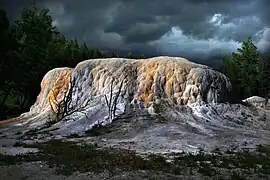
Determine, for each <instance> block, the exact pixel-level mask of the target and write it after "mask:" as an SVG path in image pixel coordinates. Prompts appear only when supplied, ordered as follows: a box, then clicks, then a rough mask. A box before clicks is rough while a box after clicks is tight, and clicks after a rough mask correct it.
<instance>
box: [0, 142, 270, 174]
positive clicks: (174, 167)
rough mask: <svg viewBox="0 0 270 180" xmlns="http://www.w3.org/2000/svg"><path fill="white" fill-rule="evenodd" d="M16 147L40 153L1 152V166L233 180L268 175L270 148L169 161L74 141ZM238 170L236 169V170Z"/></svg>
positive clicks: (185, 156) (177, 156)
mask: <svg viewBox="0 0 270 180" xmlns="http://www.w3.org/2000/svg"><path fill="white" fill-rule="evenodd" d="M15 146H16V147H19V146H23V147H27V148H38V149H39V150H40V153H36V154H34V153H30V154H26V155H17V156H8V155H0V162H1V163H0V165H5V164H16V163H21V162H30V161H46V162H47V163H48V164H49V165H50V167H56V168H57V169H58V172H59V173H62V174H65V175H68V174H72V173H73V172H75V171H79V172H87V171H91V172H96V173H100V172H103V171H104V170H107V171H108V172H110V173H114V172H115V171H118V170H123V171H132V170H150V171H161V172H164V173H170V174H175V175H179V174H193V173H195V172H198V173H200V174H201V175H203V176H218V175H222V173H228V172H229V174H231V178H232V179H237V178H238V179H239V178H240V179H245V178H244V176H243V175H248V173H251V174H259V175H260V176H269V175H270V156H269V155H270V147H267V146H259V147H258V149H257V151H255V152H251V151H247V150H244V151H242V152H233V151H227V152H228V153H226V152H217V151H219V150H215V152H216V153H212V154H205V153H203V152H202V151H201V152H200V153H199V154H196V155H194V154H190V153H178V154H172V155H173V159H172V161H170V162H169V161H167V160H166V158H165V157H164V156H162V155H157V154H150V155H148V156H146V157H142V156H140V155H138V154H136V152H135V151H131V150H123V149H121V150H120V149H115V148H110V147H108V148H100V147H98V146H97V145H96V144H93V145H91V144H82V145H78V144H76V143H74V142H68V141H67V142H63V141H60V140H53V141H49V142H45V143H40V144H24V143H19V142H18V143H16V144H15ZM236 170H237V171H236Z"/></svg>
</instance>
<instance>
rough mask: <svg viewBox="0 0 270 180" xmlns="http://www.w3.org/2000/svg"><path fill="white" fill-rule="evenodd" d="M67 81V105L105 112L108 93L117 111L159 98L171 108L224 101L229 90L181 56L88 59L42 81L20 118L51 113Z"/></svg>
mask: <svg viewBox="0 0 270 180" xmlns="http://www.w3.org/2000/svg"><path fill="white" fill-rule="evenodd" d="M71 82H72V87H73V88H72V93H71V94H72V98H71V99H72V100H71V102H70V106H79V105H82V104H83V103H84V102H87V101H88V100H90V101H91V102H93V103H92V104H91V103H90V104H89V106H90V107H93V106H96V105H94V102H95V103H96V104H98V105H99V109H100V108H102V107H103V108H106V103H105V98H104V97H105V95H107V97H110V94H111V92H112V97H114V96H115V95H116V94H117V92H118V91H119V89H120V90H121V93H120V95H119V98H118V104H119V105H118V109H120V110H121V109H123V107H125V106H126V104H129V103H135V104H138V105H139V106H140V107H142V108H144V107H145V108H147V107H150V106H151V104H152V103H153V102H155V101H157V100H160V99H162V100H167V101H168V102H170V103H171V104H175V105H187V104H190V103H195V102H206V103H217V102H224V101H227V100H228V95H229V92H230V90H231V84H230V82H229V81H228V79H227V78H226V77H225V75H223V74H221V73H219V72H217V71H215V70H213V69H211V68H210V67H207V66H204V65H200V64H196V63H192V62H190V61H188V60H186V59H184V58H180V57H166V56H162V57H154V58H149V59H139V60H131V59H124V58H108V59H92V60H86V61H83V62H81V63H79V64H78V65H77V66H76V67H75V68H74V69H71V68H56V69H53V70H51V71H49V72H48V73H47V74H46V75H45V76H44V78H43V80H42V82H41V92H40V94H39V96H38V97H37V101H36V103H35V104H34V105H33V106H32V107H31V110H30V112H28V113H25V114H23V115H22V116H21V118H23V119H24V118H29V117H31V118H34V117H35V116H39V117H41V116H43V115H45V114H46V112H51V111H52V110H51V109H52V108H56V107H52V104H53V103H52V102H55V101H57V102H60V101H61V99H62V98H63V94H64V93H65V92H66V91H67V90H70V89H71ZM121 85H122V86H121ZM111 87H112V91H111ZM121 107H122V108H121ZM91 111H93V109H92V110H91ZM47 114H48V113H47ZM17 119H18V118H17ZM19 119H20V118H19Z"/></svg>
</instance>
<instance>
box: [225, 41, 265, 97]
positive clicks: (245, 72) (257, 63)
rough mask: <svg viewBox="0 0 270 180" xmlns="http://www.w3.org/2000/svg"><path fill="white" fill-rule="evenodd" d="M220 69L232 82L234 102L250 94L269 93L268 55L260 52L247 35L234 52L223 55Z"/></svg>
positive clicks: (262, 94) (261, 94)
mask: <svg viewBox="0 0 270 180" xmlns="http://www.w3.org/2000/svg"><path fill="white" fill-rule="evenodd" d="M220 71H221V72H222V73H224V74H225V75H226V76H227V77H228V78H229V79H230V81H231V83H232V95H233V96H231V97H232V98H233V99H232V100H233V101H234V102H239V101H241V100H242V99H245V98H248V97H251V96H255V95H256V96H261V97H264V98H266V99H268V97H269V95H270V83H269V81H270V56H269V55H267V54H266V53H264V54H263V53H260V52H259V50H258V48H257V47H256V46H255V45H254V43H253V42H252V40H251V38H250V37H249V38H248V39H247V40H246V41H244V42H243V43H242V45H241V47H240V48H238V49H237V51H236V52H233V53H230V54H227V55H225V56H224V57H223V62H222V65H221V67H220Z"/></svg>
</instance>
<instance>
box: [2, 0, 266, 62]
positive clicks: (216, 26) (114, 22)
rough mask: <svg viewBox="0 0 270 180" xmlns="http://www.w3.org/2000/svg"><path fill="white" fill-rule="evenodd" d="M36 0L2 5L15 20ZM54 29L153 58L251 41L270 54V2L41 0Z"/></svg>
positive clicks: (229, 47)
mask: <svg viewBox="0 0 270 180" xmlns="http://www.w3.org/2000/svg"><path fill="white" fill-rule="evenodd" d="M32 2H33V1H31V0H29V1H27V0H24V1H19V0H17V1H15V0H13V1H5V0H4V1H2V2H1V3H0V5H1V6H3V7H4V8H5V9H6V10H7V11H8V14H9V15H10V16H11V17H15V16H18V13H19V10H20V9H21V8H22V7H24V6H29V5H31V3H32ZM35 2H36V5H37V6H39V7H47V8H49V9H50V13H51V15H52V16H53V19H54V22H53V23H54V25H55V26H57V27H58V29H59V30H60V31H61V32H62V33H64V34H65V35H66V36H68V37H70V38H77V39H78V40H81V41H86V42H87V43H89V44H90V45H93V46H99V47H103V48H107V49H111V48H113V49H119V51H120V50H121V51H122V50H126V51H141V52H142V51H144V52H145V51H148V52H149V51H151V53H152V54H160V53H161V54H166V55H181V56H187V57H202V56H203V57H206V58H207V57H209V56H212V55H213V56H216V55H217V54H221V53H226V52H230V51H234V50H235V49H236V48H237V47H239V45H240V44H239V43H240V42H241V41H243V40H246V39H247V38H248V37H249V36H251V37H253V39H254V41H255V42H256V43H257V44H258V47H259V48H261V49H267V47H268V46H269V45H270V43H269V38H268V34H269V28H270V16H269V10H270V1H269V0H245V1H243V0H167V1H164V0H152V1H146V0H110V1H108V0H91V1H88V0H80V1H73V0H65V1H64V0H47V1H41V0H36V1H35Z"/></svg>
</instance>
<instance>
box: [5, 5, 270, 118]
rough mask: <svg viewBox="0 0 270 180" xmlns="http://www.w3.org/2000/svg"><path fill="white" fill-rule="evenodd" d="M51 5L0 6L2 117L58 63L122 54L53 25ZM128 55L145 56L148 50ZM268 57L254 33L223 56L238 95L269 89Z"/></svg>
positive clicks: (29, 98)
mask: <svg viewBox="0 0 270 180" xmlns="http://www.w3.org/2000/svg"><path fill="white" fill-rule="evenodd" d="M52 21H53V20H52V17H51V16H50V15H49V10H48V9H37V8H36V7H30V8H25V9H23V10H22V12H21V16H20V19H19V20H16V21H14V22H10V21H9V19H8V18H7V15H6V12H5V11H4V10H0V46H1V48H0V120H1V119H5V118H7V117H9V116H11V115H18V114H20V113H22V112H25V111H28V110H29V108H30V106H31V105H32V104H33V103H34V102H35V100H36V97H37V95H38V93H39V91H40V82H41V80H42V77H43V76H44V75H45V74H46V73H47V72H48V71H49V70H51V69H53V68H55V67H63V66H68V67H74V66H75V65H76V64H77V63H79V62H81V61H83V60H85V59H94V58H109V57H119V56H118V55H117V54H114V53H112V54H105V53H102V52H101V51H100V50H99V49H96V48H90V47H89V46H88V45H87V44H86V43H82V44H80V43H78V42H77V40H76V39H72V40H70V39H67V38H65V37H64V36H63V35H62V34H61V33H60V32H59V31H58V30H57V28H56V27H54V26H53V25H52ZM127 57H128V58H144V55H143V54H142V55H141V56H133V55H132V54H131V53H129V54H128V55H127ZM269 59H270V58H269V57H265V56H262V55H261V54H260V53H259V51H258V50H257V47H256V46H255V45H254V44H253V43H252V41H251V39H248V40H247V41H245V42H243V44H242V47H241V48H239V49H238V50H237V52H235V53H232V54H228V55H226V56H225V57H224V60H223V64H222V67H221V68H220V71H221V72H223V73H224V74H225V75H227V76H228V77H229V78H230V80H231V82H232V85H233V92H234V94H235V95H236V96H235V99H242V98H246V97H249V96H251V95H260V96H266V95H267V94H268V93H269V83H268V80H269V75H270V74H269V69H270V63H269Z"/></svg>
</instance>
